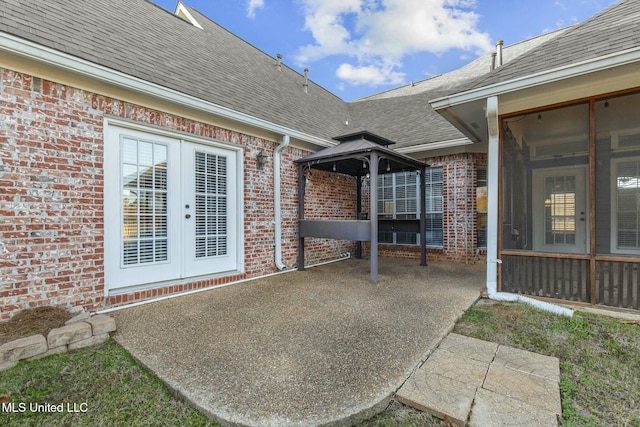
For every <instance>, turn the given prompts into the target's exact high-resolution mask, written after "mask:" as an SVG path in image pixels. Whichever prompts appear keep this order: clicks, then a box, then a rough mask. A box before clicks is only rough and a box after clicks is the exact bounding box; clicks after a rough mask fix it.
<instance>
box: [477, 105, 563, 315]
mask: <svg viewBox="0 0 640 427" xmlns="http://www.w3.org/2000/svg"><path fill="white" fill-rule="evenodd" d="M487 125H488V130H489V147H488V167H487V187H488V194H487V279H486V280H487V295H488V297H489V299H492V300H494V301H508V302H515V301H520V302H524V303H526V304H529V305H532V306H533V307H536V308H538V309H540V310H544V311H548V312H551V313H555V314H560V315H563V316H568V317H572V316H573V310H571V309H568V308H565V307H560V306H559V305H556V304H551V303H548V302H544V301H539V300H536V299H533V298H528V297H525V296H522V295H518V294H512V293H508V292H498V291H497V290H498V264H501V263H502V260H500V259H498V226H499V225H498V191H497V190H498V182H499V181H498V180H499V174H498V165H499V164H500V162H499V160H500V150H499V131H498V129H499V122H498V97H497V96H491V97H489V98H487Z"/></svg>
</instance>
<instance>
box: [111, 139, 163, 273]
mask: <svg viewBox="0 0 640 427" xmlns="http://www.w3.org/2000/svg"><path fill="white" fill-rule="evenodd" d="M121 149H122V150H121V151H122V162H121V165H120V166H121V179H122V181H121V206H122V250H121V255H122V264H123V265H125V266H134V265H140V264H151V263H155V262H163V261H167V259H168V251H167V248H168V241H167V239H168V232H167V230H168V223H167V146H166V145H164V144H159V143H153V142H145V141H140V140H137V139H132V138H123V139H122V143H121Z"/></svg>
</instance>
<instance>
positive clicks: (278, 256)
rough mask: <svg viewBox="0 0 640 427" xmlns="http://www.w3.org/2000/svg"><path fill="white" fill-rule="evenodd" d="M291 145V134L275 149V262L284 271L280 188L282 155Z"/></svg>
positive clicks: (285, 136)
mask: <svg viewBox="0 0 640 427" xmlns="http://www.w3.org/2000/svg"><path fill="white" fill-rule="evenodd" d="M288 146H289V135H284V136H283V137H282V143H280V145H278V146H277V147H276V149H275V150H274V151H273V222H274V242H275V246H274V251H275V264H276V267H277V268H278V270H280V271H282V270H284V269H286V268H287V266H286V265H285V264H284V263H283V262H282V211H281V209H282V203H281V189H280V172H281V171H280V169H281V156H282V152H283V151H284V149H285V148H287V147H288Z"/></svg>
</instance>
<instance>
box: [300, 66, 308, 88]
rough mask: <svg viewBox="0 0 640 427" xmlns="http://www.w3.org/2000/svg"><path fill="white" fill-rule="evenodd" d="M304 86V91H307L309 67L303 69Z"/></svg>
mask: <svg viewBox="0 0 640 427" xmlns="http://www.w3.org/2000/svg"><path fill="white" fill-rule="evenodd" d="M302 87H303V88H304V93H309V69H308V68H305V69H304V83H303V84H302Z"/></svg>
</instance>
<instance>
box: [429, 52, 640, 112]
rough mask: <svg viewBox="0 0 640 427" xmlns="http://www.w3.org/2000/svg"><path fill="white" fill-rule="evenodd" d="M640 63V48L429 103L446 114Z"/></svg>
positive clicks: (455, 94) (483, 87) (456, 94)
mask: <svg viewBox="0 0 640 427" xmlns="http://www.w3.org/2000/svg"><path fill="white" fill-rule="evenodd" d="M639 60H640V47H634V48H631V49H627V50H622V51H619V52H615V53H612V54H609V55H605V56H600V57H598V58H595V59H588V60H585V61H581V62H577V63H575V64H570V65H565V66H562V67H558V68H554V69H552V70H546V71H541V72H539V73H535V74H530V75H527V76H523V77H517V78H515V79H512V80H507V81H505V82H499V83H494V84H491V85H488V86H482V87H479V88H475V89H470V90H467V91H464V92H460V93H454V94H452V95H449V96H445V97H442V98H437V99H434V100H431V101H429V103H430V104H431V107H432V108H433V109H434V110H442V109H445V108H449V107H453V106H456V105H460V104H466V103H468V102H472V101H481V100H483V99H485V98H488V97H490V96H497V95H500V94H504V93H509V92H514V91H518V90H522V89H528V88H531V87H536V86H540V85H544V84H548V83H553V82H556V81H559V80H564V79H567V78H570V77H577V76H581V75H585V74H590V73H595V72H598V71H603V70H607V69H610V68H615V67H619V66H622V65H627V64H631V63H634V62H637V61H639Z"/></svg>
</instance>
